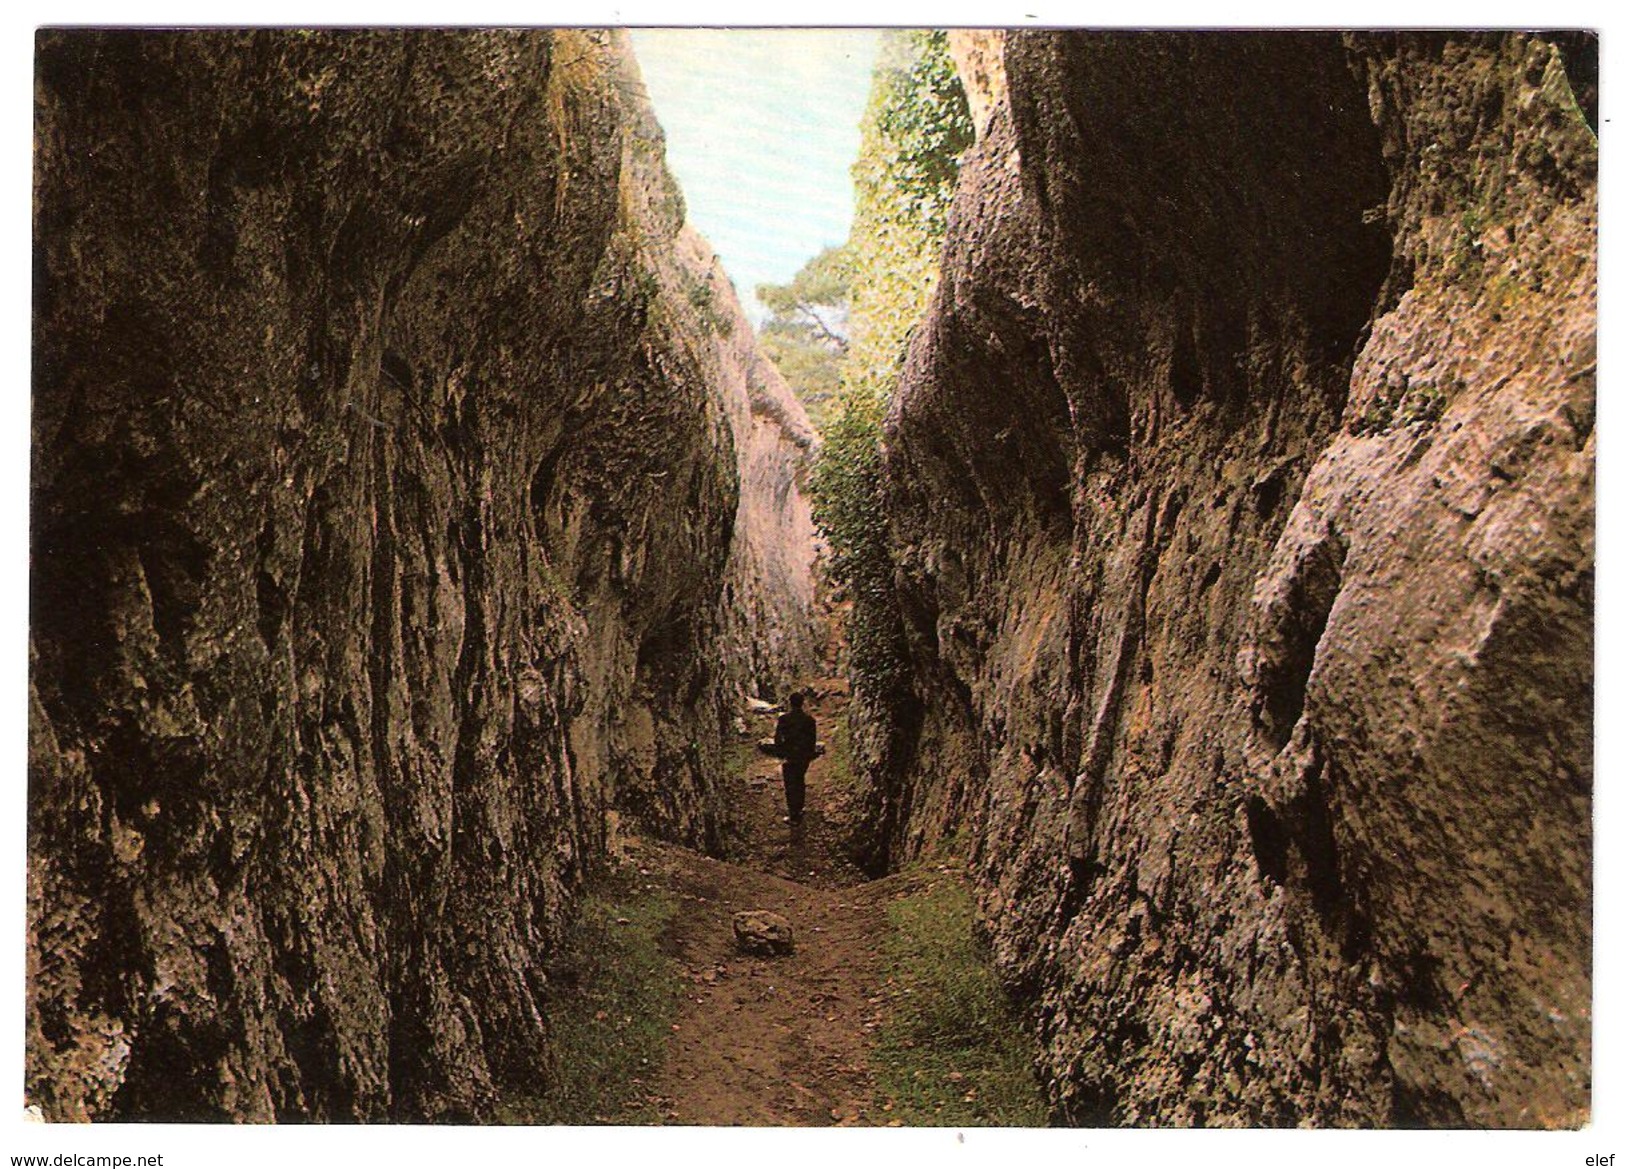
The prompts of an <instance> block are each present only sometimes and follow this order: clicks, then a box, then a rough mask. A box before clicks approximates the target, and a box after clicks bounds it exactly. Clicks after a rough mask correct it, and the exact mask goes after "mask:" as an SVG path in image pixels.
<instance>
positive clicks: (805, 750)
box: [773, 691, 818, 825]
mask: <svg viewBox="0 0 1625 1169" xmlns="http://www.w3.org/2000/svg"><path fill="white" fill-rule="evenodd" d="M803 701H804V700H803V698H802V695H801V693H800V692H799V691H798V692H797V693H795V694H792V695H790V709H789V710H787V711H785V712H784V714H782V715H780V716H779V721H778V725H777V726H775V727H774V728H773V747H774V754H776V755H777V756H778V757H779V758H780V759H782V760H784V803H785V807H786V808H787V809H788V810H789V812H790V815H789V817H788V822H789V823H790V824H792V825H795V824H800V823H801V810H802V807H803V805H804V804H805V803H806V800H807V765H808V764H809V763H811V762H812V761H813V759H814V758H816V757H817V755H818V723H817V722H816V721H815V720H814V719H813V716H812V715H810V714H808V713H807V712H806V711H805V710H803V709H801V706H802V702H803Z"/></svg>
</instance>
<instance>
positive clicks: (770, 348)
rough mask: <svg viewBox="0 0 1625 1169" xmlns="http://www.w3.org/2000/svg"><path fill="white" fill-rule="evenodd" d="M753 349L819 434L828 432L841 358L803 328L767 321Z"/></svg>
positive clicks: (837, 388)
mask: <svg viewBox="0 0 1625 1169" xmlns="http://www.w3.org/2000/svg"><path fill="white" fill-rule="evenodd" d="M756 348H757V349H758V350H760V351H761V352H762V354H763V355H765V356H766V357H767V359H768V360H769V361H771V362H772V363H773V364H774V365H775V366H777V367H778V370H779V373H780V374H782V375H783V376H784V380H785V381H786V382H788V383H789V385H790V389H791V390H793V391H794V392H795V395H796V397H797V398H799V399H801V404H802V405H803V406H805V407H806V408H807V416H808V417H809V418H811V419H812V424H813V425H814V426H816V427H817V428H818V429H819V431H820V432H823V431H825V430H828V429H829V426H830V423H831V422H832V420H833V418H834V414H835V407H836V396H837V394H838V393H839V391H840V388H841V359H840V354H839V353H838V352H836V351H835V350H833V349H831V347H830V346H829V345H828V344H827V343H825V342H823V341H820V340H818V339H816V338H814V337H813V336H812V335H811V332H810V330H809V328H808V327H807V326H805V325H798V324H794V323H786V322H782V321H778V320H769V321H767V322H765V323H764V324H763V325H762V328H761V331H760V332H759V333H757V335H756Z"/></svg>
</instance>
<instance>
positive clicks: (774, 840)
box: [635, 687, 891, 1125]
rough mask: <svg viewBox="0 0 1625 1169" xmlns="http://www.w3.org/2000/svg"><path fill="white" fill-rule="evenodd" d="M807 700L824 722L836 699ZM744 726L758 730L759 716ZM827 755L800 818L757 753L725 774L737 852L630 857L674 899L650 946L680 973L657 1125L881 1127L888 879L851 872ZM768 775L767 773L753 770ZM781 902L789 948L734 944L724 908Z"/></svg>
mask: <svg viewBox="0 0 1625 1169" xmlns="http://www.w3.org/2000/svg"><path fill="white" fill-rule="evenodd" d="M820 689H821V691H822V694H823V701H821V702H817V703H815V704H813V705H812V707H811V709H812V711H813V714H814V717H816V718H818V720H819V725H820V728H824V727H829V726H833V722H826V720H833V719H835V718H838V717H840V707H841V706H842V705H844V699H843V698H842V697H841V696H840V695H839V693H838V691H837V692H836V693H830V690H836V689H837V688H833V687H830V688H820ZM747 730H748V731H749V732H750V733H751V734H752V735H753V736H758V735H765V734H770V733H771V730H772V719H771V717H767V718H761V719H753V720H752V721H751V725H750V726H748V728H747ZM828 766H829V765H828V763H827V762H826V761H825V760H818V761H816V762H814V764H813V766H812V768H811V769H810V771H809V772H808V776H807V814H806V819H805V823H804V824H803V825H802V826H801V828H800V829H799V830H798V831H796V832H794V833H792V831H791V828H790V826H789V825H787V824H784V823H782V822H781V817H782V816H783V815H784V795H783V787H782V785H781V784H780V783H779V781H778V777H777V776H778V772H777V765H776V764H775V763H774V761H773V760H771V759H768V758H766V757H763V756H757V757H756V758H754V759H753V760H752V762H751V765H750V767H749V769H748V772H747V774H746V775H745V776H736V777H734V782H735V783H736V784H737V791H736V792H735V793H734V798H736V799H737V800H738V801H740V805H739V806H740V807H741V808H742V811H743V813H744V815H743V820H744V823H745V830H744V834H743V840H742V842H741V849H740V853H739V855H738V857H737V861H738V863H729V862H725V861H719V860H713V859H711V858H709V857H704V856H700V855H698V854H696V853H693V852H689V851H687V850H684V849H677V848H671V847H667V846H664V845H659V844H654V843H651V842H642V843H640V844H638V845H636V846H635V847H636V850H637V854H636V857H637V861H638V863H639V865H640V866H641V867H643V868H646V869H647V870H648V871H649V873H650V874H651V876H655V875H658V879H659V880H661V881H662V882H663V883H664V884H665V885H666V887H667V888H669V889H670V890H671V891H672V892H673V893H674V895H676V896H677V897H678V898H679V906H678V909H677V912H676V914H675V916H674V917H673V919H672V921H671V923H670V925H669V926H668V927H667V930H666V932H665V935H664V937H663V939H662V944H663V946H664V948H665V949H666V950H667V952H668V953H669V954H671V955H672V956H673V957H674V958H675V959H676V961H677V962H678V963H679V966H680V970H681V971H682V973H683V976H684V977H685V979H686V982H685V985H684V988H683V996H682V1002H681V1004H680V1007H679V1011H678V1014H677V1021H676V1024H675V1025H674V1027H673V1029H672V1035H671V1039H670V1041H669V1044H668V1047H667V1052H666V1060H665V1066H664V1068H663V1069H662V1071H661V1073H660V1075H659V1077H658V1078H657V1080H656V1081H655V1083H654V1084H653V1085H651V1087H652V1089H653V1091H652V1095H653V1097H654V1098H655V1100H656V1101H657V1102H658V1106H659V1109H660V1113H661V1116H662V1118H663V1119H664V1120H666V1121H667V1122H668V1123H677V1124H702V1125H735V1124H743V1125H834V1124H840V1125H853V1124H860V1125H861V1124H871V1125H872V1124H885V1123H887V1120H888V1118H887V1116H886V1115H885V1111H884V1106H883V1105H881V1104H879V1103H877V1101H876V1099H875V1094H874V1089H873V1085H872V1082H871V1078H870V1072H869V1063H868V1053H869V1050H870V1046H871V1043H872V1039H871V1036H872V1033H873V1031H874V1028H875V1026H876V1024H877V1021H878V1011H879V1009H880V1003H881V1001H882V997H881V994H880V987H879V978H880V975H879V970H880V961H881V958H880V954H879V949H880V944H881V939H882V938H883V937H884V936H885V933H886V921H885V910H884V902H885V898H886V897H887V896H889V895H890V884H891V883H890V882H888V881H877V882H870V883H863V875H862V874H861V872H859V871H858V870H857V869H856V868H854V867H853V866H852V864H851V863H850V862H849V861H847V860H845V859H844V858H843V857H842V856H841V855H840V852H839V848H838V838H839V828H840V823H841V821H842V820H843V819H844V816H843V814H842V813H843V811H844V808H843V806H842V803H841V799H842V793H840V792H838V791H835V790H833V787H832V785H830V784H828V783H827V782H826V781H825V772H826V771H827V769H828ZM764 776H767V777H771V778H770V779H769V781H768V782H765V783H764V782H761V778H762V777H764ZM745 909H769V910H773V911H775V912H778V913H782V914H783V915H784V916H785V917H786V918H788V919H789V920H790V923H791V925H792V926H793V927H794V929H795V941H796V948H795V953H794V954H791V955H786V956H783V957H778V958H753V957H746V956H744V955H741V954H740V953H739V952H738V951H737V949H736V947H735V945H734V939H733V915H734V913H735V912H736V911H739V910H745Z"/></svg>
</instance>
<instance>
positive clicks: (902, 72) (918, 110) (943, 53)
mask: <svg viewBox="0 0 1625 1169" xmlns="http://www.w3.org/2000/svg"><path fill="white" fill-rule="evenodd" d="M973 137H974V128H973V126H972V124H971V119H970V111H969V107H968V106H967V104H966V102H965V96H964V93H963V91H962V90H961V89H960V87H959V82H958V80H957V78H956V76H955V74H954V70H953V62H952V58H951V57H950V56H949V53H948V40H947V34H945V33H943V32H940V31H939V32H919V31H893V32H888V33H886V34H885V35H884V37H883V38H882V41H881V60H880V63H879V64H878V65H877V66H876V69H875V77H874V83H873V86H872V88H871V90H870V95H869V105H868V108H867V110H866V111H865V113H864V118H863V125H862V138H861V142H860V145H859V150H858V161H857V162H856V164H854V166H853V168H852V178H853V183H854V187H855V190H854V214H853V222H852V237H851V240H850V242H849V243H848V245H847V252H846V258H847V264H848V265H849V268H850V273H851V311H850V314H849V317H848V334H849V342H848V347H847V352H846V357H845V360H844V361H843V362H842V365H841V391H840V399H839V405H838V407H837V412H836V416H835V418H834V419H833V420H832V421H831V422H830V424H829V425H827V426H826V427H824V428H823V429H824V437H825V442H824V446H823V449H822V451H821V453H820V455H819V459H818V463H817V466H816V467H815V468H814V471H813V476H812V481H811V485H810V486H811V494H812V500H813V518H814V520H815V521H816V522H817V523H818V525H819V527H820V528H821V529H822V530H823V532H824V534H825V536H826V537H827V538H828V540H829V544H830V567H831V572H832V574H833V575H834V577H835V578H836V580H837V581H838V582H839V583H841V584H842V585H844V586H845V587H846V589H847V591H848V593H849V595H851V597H852V599H853V610H852V616H851V620H850V622H849V624H848V626H847V641H848V645H849V647H850V650H851V662H852V673H853V676H854V681H855V683H856V685H857V686H858V687H860V688H861V689H863V690H864V691H866V692H868V693H869V694H871V695H874V696H877V697H878V696H883V695H890V694H892V693H893V692H894V691H895V689H896V687H897V686H898V685H899V684H900V682H901V681H902V663H903V653H904V646H903V638H902V632H901V627H900V623H899V621H898V619H897V617H896V614H895V605H894V603H893V600H892V593H891V589H892V583H891V582H892V568H891V557H890V552H889V550H888V541H887V530H886V515H885V507H884V496H883V492H882V489H881V458H880V436H881V424H882V422H883V420H884V418H885V413H886V407H887V405H888V404H889V402H890V401H891V396H892V394H893V392H894V391H895V389H896V386H897V379H898V376H899V375H900V374H901V372H902V367H903V359H904V357H905V355H906V353H907V349H908V340H909V335H910V333H911V332H912V331H913V329H914V328H915V326H916V325H918V323H919V322H920V320H921V318H922V317H923V316H924V315H925V309H926V305H927V304H928V303H929V301H930V297H931V293H932V291H933V289H934V288H935V286H936V280H937V264H938V257H939V253H940V251H941V247H942V239H943V235H944V233H945V231H946V228H947V222H948V206H949V203H950V202H951V200H952V198H953V186H954V182H955V180H956V178H957V177H958V171H959V153H960V152H961V151H962V150H963V149H964V148H965V147H966V146H968V145H969V144H970V142H971V140H972V138H973Z"/></svg>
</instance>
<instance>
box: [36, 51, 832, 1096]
mask: <svg viewBox="0 0 1625 1169" xmlns="http://www.w3.org/2000/svg"><path fill="white" fill-rule="evenodd" d="M37 65H38V72H37V82H36V102H37V107H36V108H37V114H36V119H37V120H36V128H37V138H36V141H37V153H36V159H37V161H36V200H35V208H36V239H37V245H38V246H37V251H36V256H37V259H36V282H35V288H36V297H35V349H34V356H35V370H36V372H35V381H34V414H33V441H34V456H33V465H32V493H33V500H32V506H33V518H32V577H31V629H30V666H31V669H30V721H29V728H30V759H29V772H30V778H29V876H28V887H29V919H30V939H29V949H28V957H29V962H28V989H29V1012H28V1024H27V1025H28V1047H27V1088H28V1092H29V1095H30V1099H31V1101H32V1102H34V1103H37V1104H39V1105H41V1106H42V1108H43V1109H44V1111H45V1113H46V1115H47V1116H48V1117H50V1118H53V1119H84V1118H95V1119H106V1118H112V1119H134V1118H150V1119H169V1120H196V1119H208V1118H228V1117H229V1118H237V1119H248V1120H268V1119H272V1118H283V1119H292V1118H305V1119H318V1120H351V1119H379V1118H398V1119H418V1118H438V1119H455V1118H479V1117H481V1116H483V1115H485V1114H486V1112H487V1109H488V1107H489V1105H490V1102H491V1100H492V1099H493V1097H494V1095H495V1094H496V1093H497V1092H499V1091H500V1090H501V1089H502V1087H503V1086H504V1085H506V1084H510V1083H524V1084H525V1085H526V1086H527V1087H528V1088H530V1089H532V1090H534V1089H535V1087H536V1086H537V1085H538V1084H539V1083H541V1082H542V1078H543V1077H544V1075H545V1069H544V1066H543V1062H544V1061H543V1056H544V1053H545V1050H546V1043H547V1032H548V1028H547V1022H546V1018H547V1011H548V996H549V987H548V983H547V978H546V973H545V968H544V963H545V960H546V958H547V956H548V953H549V950H550V947H551V946H552V944H553V942H554V941H555V940H556V938H557V937H558V935H559V932H560V930H561V929H562V927H563V925H564V923H565V922H566V920H567V918H568V915H569V911H570V906H571V903H572V898H573V895H574V893H575V891H576V890H577V889H578V887H579V884H580V882H581V880H582V878H583V875H584V873H585V871H586V870H587V869H588V868H589V867H590V865H591V863H592V861H593V859H594V858H595V857H597V856H599V855H601V854H602V852H603V851H604V849H605V847H606V836H607V835H608V833H609V831H610V829H609V827H608V825H609V823H610V821H611V811H612V809H618V810H619V811H620V813H621V814H623V815H624V816H626V817H628V818H629V819H630V820H631V821H633V822H634V823H635V824H637V825H638V826H639V827H641V828H643V829H645V830H649V831H656V832H660V833H662V834H664V835H667V836H669V837H672V838H675V839H678V840H682V841H685V842H688V843H694V844H702V845H703V844H707V843H713V844H714V843H716V841H717V840H718V839H719V837H720V833H721V827H722V819H723V811H722V809H721V808H720V807H719V806H718V800H717V799H716V793H717V790H718V785H719V783H720V778H721V777H720V774H719V763H720V759H719V753H720V749H721V747H720V744H721V735H720V726H721V719H722V713H723V708H724V702H725V699H726V697H727V696H728V682H729V675H728V671H727V670H725V669H724V667H723V656H722V653H721V652H720V648H719V647H720V646H721V645H722V642H721V640H720V638H721V630H722V628H723V627H724V626H725V625H726V626H727V627H728V628H729V630H730V631H731V632H730V634H729V637H730V639H731V640H730V644H731V645H733V646H735V647H738V646H740V645H746V646H749V647H750V648H751V650H752V652H753V653H754V654H755V662H756V665H755V667H754V668H756V669H758V670H769V671H771V670H780V671H785V670H790V669H792V668H793V667H794V662H793V660H788V659H793V658H794V657H795V654H796V653H797V652H800V650H799V648H798V647H797V646H796V644H795V643H794V641H793V639H792V640H790V641H789V642H787V643H785V644H783V645H781V646H779V647H777V648H774V647H766V648H758V647H757V646H756V645H755V642H754V641H753V640H752V639H753V638H754V637H757V636H759V635H760V634H761V633H762V631H761V629H760V626H759V624H753V623H752V619H751V618H749V617H747V616H745V615H744V614H746V613H748V612H749V611H751V606H756V607H757V608H758V609H760V608H761V607H762V606H763V605H768V604H769V603H768V602H763V601H761V600H760V598H758V597H756V595H755V593H754V592H753V590H754V589H755V588H757V587H759V586H760V585H761V584H762V582H763V581H764V580H766V579H767V574H756V575H751V574H749V573H741V572H739V571H736V570H732V569H730V568H729V563H730V556H734V557H736V558H737V555H738V553H737V547H738V540H737V539H736V538H735V529H736V515H737V514H739V513H740V512H741V511H744V512H747V513H749V514H750V515H752V516H755V517H757V520H756V522H757V523H758V525H759V527H758V532H759V533H760V525H770V524H771V523H773V522H775V518H776V517H778V516H781V515H793V514H794V512H795V508H796V502H795V500H794V498H793V497H794V491H793V487H790V486H786V484H788V483H790V482H791V479H790V471H788V470H786V469H784V468H778V469H776V470H775V469H772V468H768V469H766V470H764V465H766V464H770V463H771V456H769V455H767V454H765V453H762V452H761V451H760V450H759V449H758V448H760V447H762V446H763V445H764V444H766V443H768V441H769V438H770V437H771V435H768V436H767V437H763V436H754V435H753V437H752V438H751V440H750V443H748V444H743V445H736V439H737V438H738V437H742V435H743V431H742V430H741V428H740V422H739V420H740V418H741V417H743V416H745V415H747V414H748V413H749V410H750V405H749V401H748V399H746V398H745V397H744V395H745V392H746V391H745V387H744V383H739V384H736V385H733V386H732V387H729V386H728V385H725V384H723V382H722V380H721V379H719V378H718V377H717V370H718V369H719V368H720V367H722V366H723V365H725V364H727V363H729V362H733V363H736V364H737V363H740V362H743V361H745V360H746V357H745V355H744V349H743V344H744V342H743V340H742V339H741V338H740V337H739V336H738V335H734V336H733V337H731V338H730V337H728V336H727V335H726V329H725V325H724V324H722V323H719V322H721V321H722V318H720V317H718V316H717V315H716V313H714V312H712V311H710V301H709V297H708V295H707V293H706V290H707V289H708V288H712V287H713V286H714V283H715V281H714V278H713V277H712V275H711V274H710V273H708V272H705V271H701V270H697V269H695V268H694V267H693V266H692V265H691V259H692V257H691V255H690V253H692V251H693V250H694V245H692V244H691V243H689V242H686V241H680V238H679V234H680V229H681V222H682V215H683V210H682V201H681V198H680V196H679V195H678V193H677V191H676V189H675V186H674V185H673V184H672V181H671V179H670V178H669V176H667V175H666V173H665V171H664V166H663V161H662V154H663V151H662V140H661V135H660V131H659V127H658V125H657V124H656V123H655V121H654V119H653V116H652V115H651V113H650V111H649V110H648V108H647V104H646V102H645V101H644V99H643V98H642V97H641V93H642V89H641V85H640V84H639V83H638V79H637V74H636V69H635V66H634V65H633V64H632V63H631V59H630V52H629V49H628V48H627V47H626V45H625V43H624V39H623V38H621V37H620V36H615V35H610V34H602V33H594V32H586V31H560V32H557V33H549V32H545V31H530V32H479V33H476V32H456V33H445V32H431V31H419V32H404V33H403V32H396V33H365V32H315V33H312V32H302V31H260V32H255V33H231V32H186V33H137V32H113V33H98V32H88V31H77V32H75V31H66V32H45V33H42V34H41V35H40V38H39V42H38V56H37ZM751 417H754V418H759V419H762V421H761V427H762V429H763V431H764V433H765V432H769V431H771V424H770V422H769V421H767V420H766V416H765V415H762V414H756V415H751ZM778 441H780V443H781V446H782V447H783V449H784V451H785V452H786V453H788V452H797V454H796V456H795V457H799V452H800V451H801V450H802V449H803V448H804V447H805V445H806V441H807V434H806V433H805V431H804V428H803V427H802V426H801V425H800V423H799V422H798V421H797V420H795V419H789V420H788V421H787V422H786V423H785V425H784V429H783V438H782V440H778ZM747 452H748V454H747ZM742 461H743V480H744V481H745V482H746V483H747V484H749V483H763V482H766V483H769V484H772V485H773V488H774V490H776V491H778V492H779V495H780V497H781V498H778V499H776V500H775V502H774V503H773V504H772V505H771V506H768V505H762V504H758V503H753V502H751V501H750V500H748V499H747V500H746V501H745V502H744V503H742V502H741V499H740V484H741V481H742V465H741V464H742ZM747 490H750V488H748V487H747ZM756 538H757V539H758V540H760V539H763V538H765V537H762V536H761V535H760V534H758V536H757V537H756ZM792 538H794V537H792ZM725 584H728V585H729V588H730V589H731V590H732V592H731V594H730V593H727V592H725V589H724V586H725ZM797 603H799V602H798V601H793V600H792V601H778V600H775V601H773V602H771V605H788V606H789V607H790V608H792V609H793V608H794V605H795V604H797ZM771 605H769V607H771ZM781 653H782V655H783V657H784V658H785V659H787V660H781V659H780V655H781Z"/></svg>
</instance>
